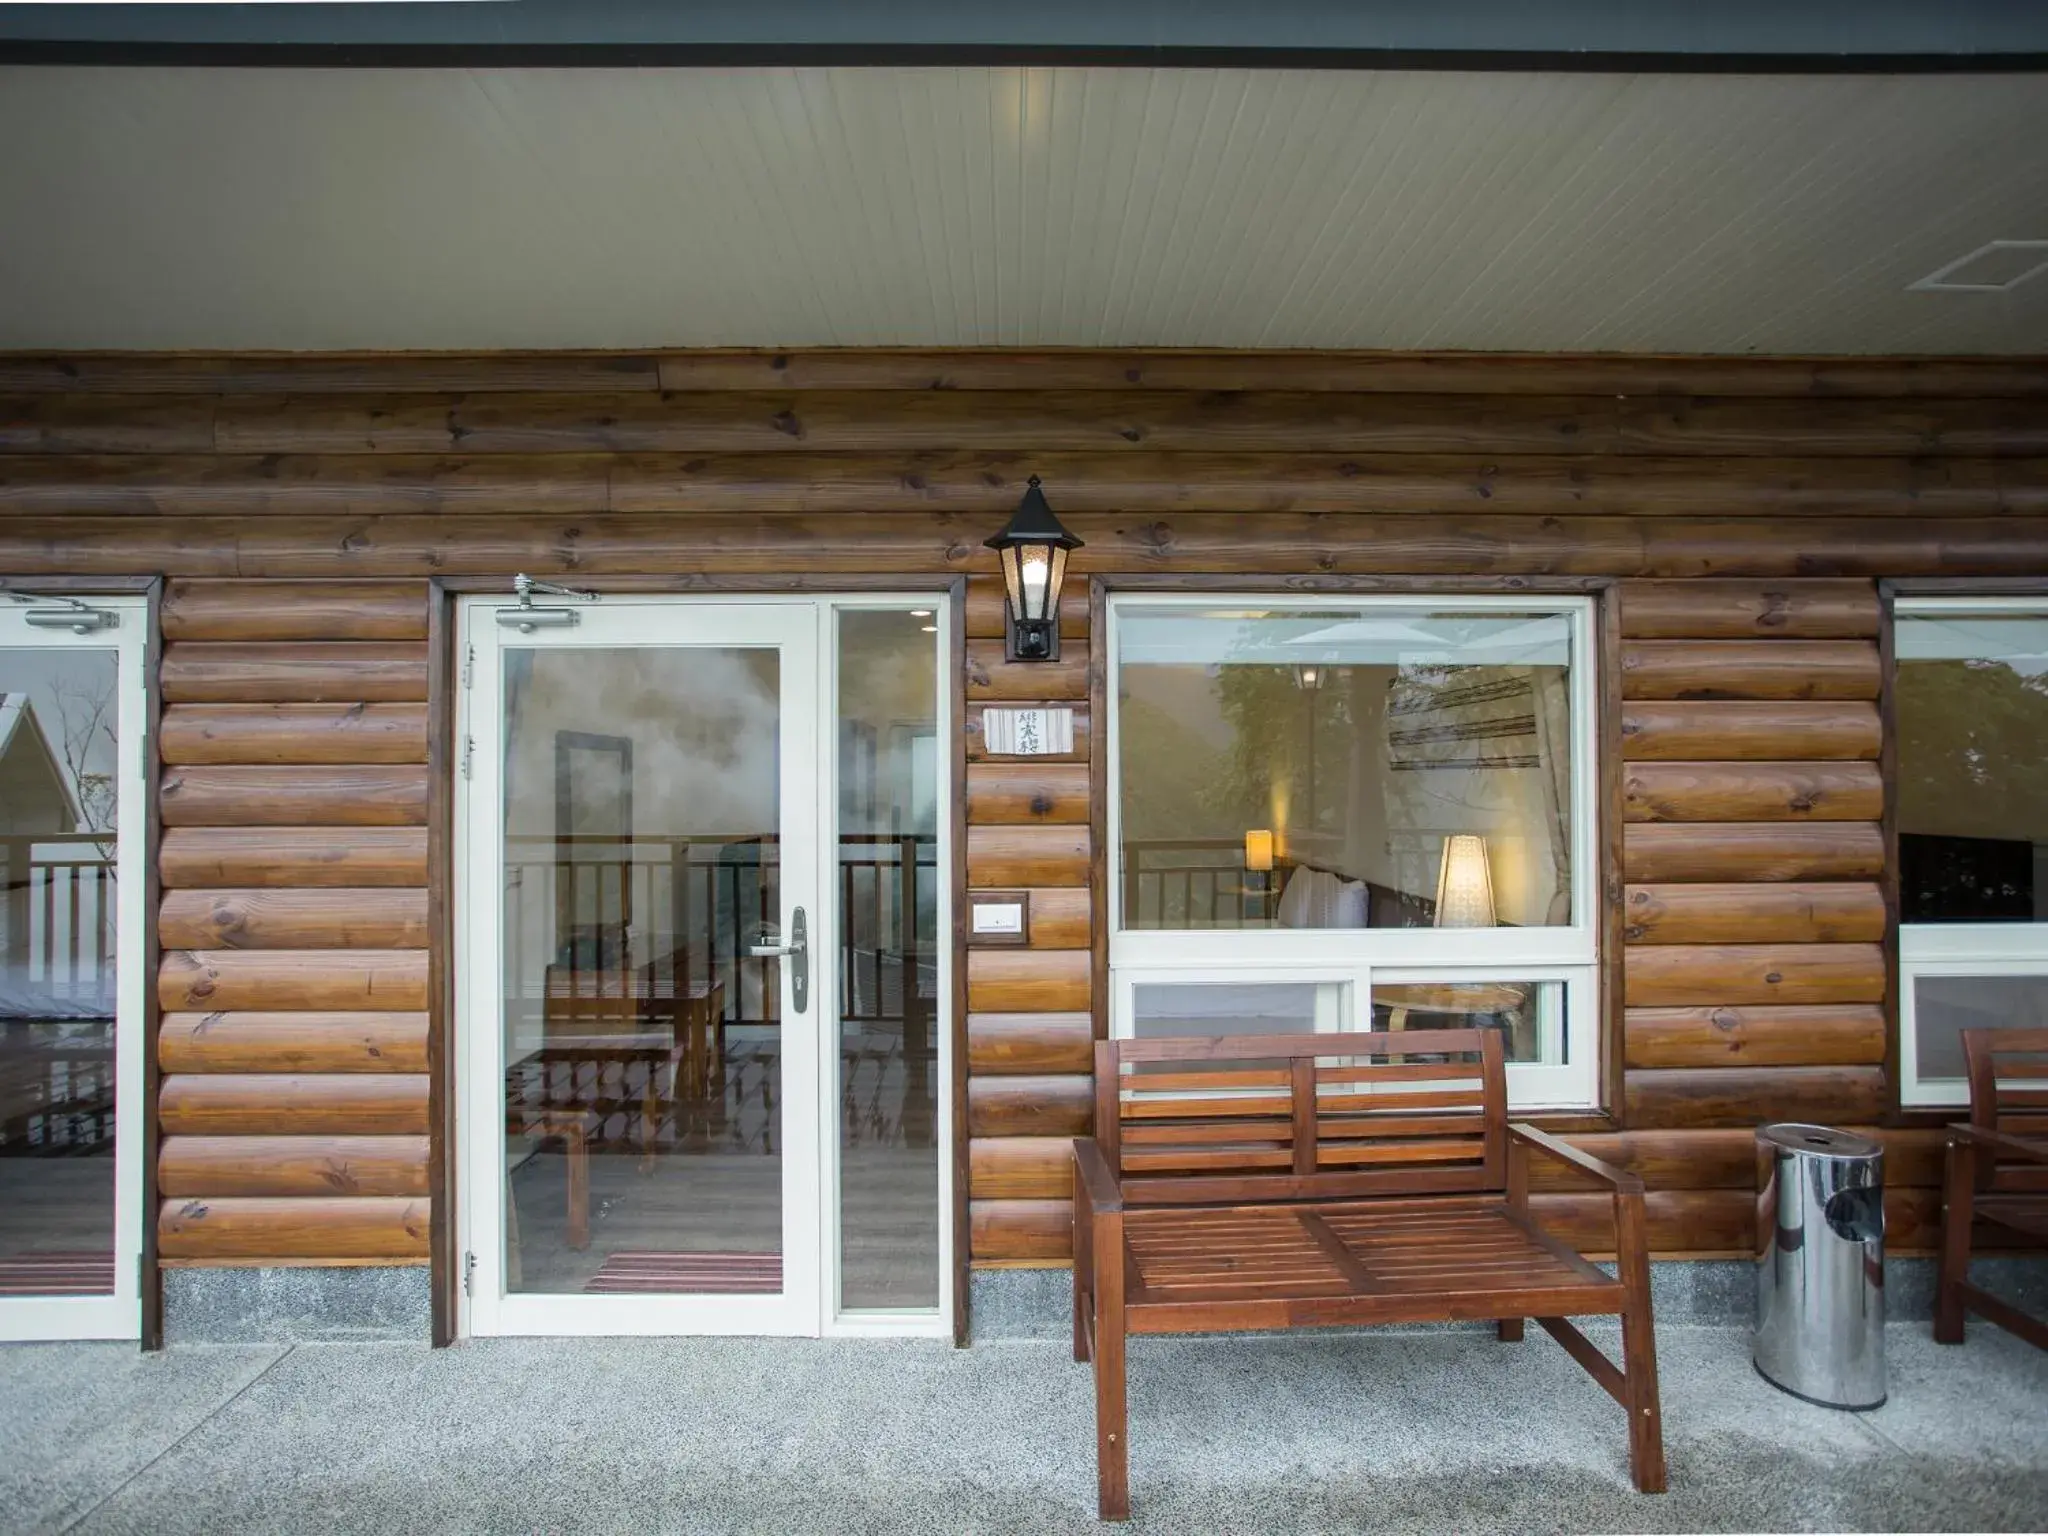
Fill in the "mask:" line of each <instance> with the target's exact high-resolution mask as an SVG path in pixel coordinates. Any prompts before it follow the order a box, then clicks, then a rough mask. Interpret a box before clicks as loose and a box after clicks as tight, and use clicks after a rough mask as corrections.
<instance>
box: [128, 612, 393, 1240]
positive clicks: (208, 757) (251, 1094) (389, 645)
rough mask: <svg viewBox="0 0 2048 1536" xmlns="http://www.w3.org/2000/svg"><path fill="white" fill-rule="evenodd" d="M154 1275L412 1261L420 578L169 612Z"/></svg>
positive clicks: (163, 744)
mask: <svg viewBox="0 0 2048 1536" xmlns="http://www.w3.org/2000/svg"><path fill="white" fill-rule="evenodd" d="M163 636H164V641H165V646H164V656H163V669H162V674H161V687H162V693H163V700H164V714H163V724H162V728H161V739H160V747H161V755H162V759H163V765H164V766H163V778H162V782H161V784H160V786H159V791H158V802H157V803H158V808H159V815H160V818H161V821H162V824H163V828H164V832H163V845H162V851H161V855H160V859H159V865H160V869H161V874H162V885H163V905H162V909H161V912H160V916H159V925H158V926H159V939H160V942H161V943H162V946H163V958H162V969H161V972H160V974H159V978H158V993H159V1001H160V1004H161V1007H162V1009H163V1023H162V1027H161V1030H160V1033H159V1037H158V1041H157V1056H158V1065H159V1070H160V1072H161V1074H162V1076H161V1083H160V1088H159V1100H158V1102H159V1116H160V1122H159V1123H160V1128H161V1133H162V1144H161V1148H160V1151H159V1155H158V1160H157V1164H158V1181H159V1194H160V1196H161V1201H162V1203H161V1206H160V1210H159V1221H158V1241H159V1246H160V1251H161V1253H162V1256H163V1261H164V1262H165V1263H166V1264H167V1265H176V1264H189V1263H192V1262H204V1263H209V1264H211V1263H219V1262H223V1261H230V1260H240V1261H260V1262H269V1263H277V1262H295V1263H305V1262H315V1263H343V1262H376V1263H421V1262H424V1261H425V1260H426V1259H427V1257H428V1236H429V1230H428V1227H429V1214H430V1213H429V1207H428V1201H427V1193H428V1168H429V1147H428V1135H427V1132H428V1104H429V1092H428V1089H429V1078H428V1070H427V1068H428V1012H427V967H428V955H427V933H428V928H427V890H426V885H427V829H426V822H427V804H428V777H427V704H426V698H427V687H428V677H427V643H426V641H427V588H426V584H425V583H423V582H418V581H413V582H393V583H375V584H372V583H357V582H329V583H320V584H317V585H310V586H309V585H304V584H297V583H277V582H221V581H173V582H171V583H170V584H169V586H168V589H167V591H166V594H165V601H164V607H163Z"/></svg>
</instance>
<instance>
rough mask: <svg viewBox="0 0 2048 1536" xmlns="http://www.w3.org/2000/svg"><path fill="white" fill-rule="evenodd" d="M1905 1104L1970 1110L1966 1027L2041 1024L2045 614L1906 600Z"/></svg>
mask: <svg viewBox="0 0 2048 1536" xmlns="http://www.w3.org/2000/svg"><path fill="white" fill-rule="evenodd" d="M1895 624H1896V627H1895V632H1894V645H1893V649H1894V654H1895V656H1896V658H1897V672H1896V676H1895V678H1894V681H1893V714H1894V718H1895V719H1896V722H1897V727H1896V728H1897V732H1898V737H1897V746H1898V830H1899V981H1900V1004H1899V1023H1900V1030H1901V1036H1902V1038H1901V1042H1900V1044H1901V1050H1900V1067H1901V1070H1900V1083H1899V1086H1900V1099H1901V1101H1902V1102H1904V1103H1907V1104H1927V1105H1942V1104H1965V1103H1968V1102H1969V1086H1968V1084H1967V1082H1966V1081H1965V1079H1964V1075H1963V1053H1962V1041H1961V1034H1962V1031H1963V1030H1965V1029H1975V1028H2003V1027H2015V1026H2017V1027H2034V1028H2039V1027H2041V1026H2043V1025H2048V602H2040V601H2035V602H2020V601H2015V600H2012V599H1996V598H1969V597H1941V598H1914V599H1905V598H1902V599H1900V600H1899V602H1898V603H1897V605H1896V609H1895Z"/></svg>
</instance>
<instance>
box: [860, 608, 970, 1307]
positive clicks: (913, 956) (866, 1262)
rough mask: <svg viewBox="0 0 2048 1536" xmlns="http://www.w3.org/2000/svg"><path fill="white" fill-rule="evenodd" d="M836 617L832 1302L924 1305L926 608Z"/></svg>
mask: <svg viewBox="0 0 2048 1536" xmlns="http://www.w3.org/2000/svg"><path fill="white" fill-rule="evenodd" d="M838 624H839V677H838V754H839V765H838V770H839V817H838V820H839V828H838V845H837V846H838V853H837V862H836V870H835V874H836V880H837V895H838V902H837V906H838V912H839V935H838V957H839V963H838V972H839V1050H838V1067H837V1070H838V1096H837V1102H838V1105H839V1241H840V1287H839V1304H840V1306H841V1307H843V1308H845V1309H848V1310H857V1309H863V1308H866V1309H873V1308H906V1307H916V1308H933V1307H936V1306H938V1304H939V1114H938V1105H939V1054H938V1025H939V1020H940V1017H941V1014H940V1008H939V1002H940V999H939V945H938V921H939V881H940V879H941V878H942V871H941V869H940V867H939V858H938V835H939V822H938V813H939V774H940V772H941V771H942V765H943V763H944V761H945V758H944V756H943V754H942V753H941V752H940V750H939V735H938V719H937V714H936V710H937V699H938V646H937V631H936V627H935V626H934V624H933V620H932V616H931V614H930V612H929V611H922V612H921V611H917V610H909V609H898V610H891V611H878V610H870V609H842V610H841V611H840V612H839V614H838Z"/></svg>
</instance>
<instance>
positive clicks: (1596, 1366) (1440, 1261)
mask: <svg viewBox="0 0 2048 1536" xmlns="http://www.w3.org/2000/svg"><path fill="white" fill-rule="evenodd" d="M1095 1072H1096V1077H1095V1135H1094V1136H1093V1137H1092V1138H1083V1139H1081V1140H1079V1141H1076V1142H1075V1144H1074V1358H1075V1359H1076V1360H1084V1361H1085V1360H1090V1359H1092V1360H1093V1361H1094V1365H1095V1425H1096V1438H1095V1454H1096V1475H1097V1482H1098V1493H1099V1498H1100V1510H1101V1515H1102V1518H1103V1519H1105V1520H1122V1519H1125V1518H1127V1517H1128V1516H1129V1514H1130V1483H1129V1464H1128V1457H1129V1436H1128V1432H1127V1411H1126V1401H1125V1368H1124V1353H1125V1338H1126V1336H1127V1335H1129V1334H1133V1333H1208V1332H1220V1331H1242V1330H1247V1329H1261V1330H1265V1329H1282V1328H1303V1327H1331V1326H1337V1327H1345V1326H1355V1325H1359V1324H1365V1323H1433V1322H1451V1321H1463V1320H1471V1319H1481V1318H1490V1319H1494V1320H1496V1321H1497V1322H1498V1324H1499V1335H1500V1337H1501V1338H1503V1339H1509V1340H1512V1339H1519V1338H1520V1337H1521V1336H1522V1322H1523V1319H1524V1318H1527V1317H1534V1318H1535V1319H1536V1320H1537V1321H1538V1322H1539V1323H1541V1324H1542V1325H1543V1327H1544V1328H1545V1329H1546V1330H1547V1331H1548V1332H1549V1333H1550V1334H1551V1335H1552V1336H1553V1337H1554V1338H1556V1340H1557V1341H1558V1342H1559V1343H1560V1344H1562V1345H1563V1346H1564V1348H1565V1350H1566V1351H1567V1352H1568V1353H1569V1354H1570V1355H1571V1356H1572V1358H1573V1359H1575V1360H1577V1361H1578V1362H1579V1364H1580V1365H1582V1366H1584V1367H1585V1368H1586V1370H1587V1371H1588V1372H1589V1373H1591V1375H1592V1377H1593V1379H1594V1380H1595V1381H1597V1382H1599V1383H1600V1385H1601V1386H1603V1387H1605V1388H1606V1389H1607V1391H1608V1392H1609V1393H1610V1394H1611V1395H1612V1396H1613V1397H1614V1399H1615V1400H1616V1401H1617V1402H1619V1403H1620V1404H1621V1405H1622V1406H1623V1407H1624V1408H1626V1409H1627V1411H1628V1423H1629V1464H1630V1468H1631V1471H1632V1473H1633V1475H1634V1478H1635V1484H1636V1487H1637V1488H1639V1489H1641V1490H1642V1491H1643V1492H1645V1493H1661V1492H1662V1491H1663V1489H1664V1448H1663V1433H1662V1429H1661V1427H1660V1424H1659V1420H1658V1406H1657V1364H1656V1351H1655V1344H1654V1341H1653V1339H1652V1336H1651V1322H1650V1270H1649V1259H1648V1255H1647V1253H1646V1250H1645V1247H1644V1221H1643V1186H1642V1181H1641V1180H1640V1179H1638V1178H1637V1177H1636V1176H1635V1175H1633V1174H1629V1173H1622V1172H1619V1171H1618V1170H1616V1169H1613V1168H1610V1167H1609V1166H1608V1165H1607V1164H1605V1163H1603V1162H1600V1161H1598V1160H1597V1159H1595V1158H1593V1157H1589V1156H1588V1155H1586V1154H1585V1153H1583V1152H1580V1151H1578V1150H1577V1149H1576V1148H1573V1147H1570V1146H1567V1145H1566V1144H1564V1143H1563V1142H1560V1141H1557V1140H1555V1139H1553V1138H1552V1137H1550V1136H1547V1135H1545V1134H1543V1133H1542V1132H1540V1131H1538V1130H1535V1129H1534V1128H1533V1127H1530V1126H1524V1125H1510V1124H1509V1123H1508V1119H1507V1079H1506V1069H1505V1067H1504V1065H1503V1052H1502V1046H1501V1036H1500V1032H1499V1031H1497V1030H1491V1029H1459V1030H1410V1031H1405V1032H1403V1033H1400V1034H1392V1033H1378V1034H1319V1035H1279V1036H1255V1035H1248V1036H1236V1037H1224V1038H1213V1037H1211V1038H1178V1039H1154V1040H1107V1041H1102V1042H1100V1043H1098V1044H1097V1046H1096V1048H1095ZM1532 1153H1540V1154H1542V1155H1543V1156H1546V1157H1550V1158H1554V1159H1556V1160H1558V1161H1559V1162H1561V1163H1563V1164H1565V1165H1566V1166H1567V1167H1568V1168H1570V1169H1572V1170H1574V1171H1576V1172H1577V1173H1579V1174H1583V1175H1586V1176H1588V1177H1590V1178H1592V1179H1596V1180H1598V1181H1600V1182H1601V1183H1603V1184H1605V1185H1606V1186H1607V1187H1608V1188H1609V1189H1610V1190H1612V1192H1613V1195H1614V1222H1615V1233H1616V1238H1615V1244H1616V1251H1617V1254H1618V1256H1619V1278H1615V1277H1613V1276H1609V1275H1607V1274H1605V1273H1604V1272H1602V1271H1601V1270H1599V1269H1597V1268H1595V1267H1594V1266H1593V1265H1592V1264H1590V1263H1588V1262H1587V1261H1586V1260H1585V1259H1584V1258H1583V1257H1582V1256H1581V1255H1580V1254H1578V1253H1577V1252H1575V1251H1574V1250H1573V1249H1571V1248H1569V1247H1567V1246H1566V1245H1565V1244H1564V1243H1562V1242H1560V1241H1558V1240H1557V1239H1556V1238H1554V1237H1552V1236H1551V1235H1550V1234H1548V1233H1546V1232H1545V1231H1543V1230H1542V1228H1541V1227H1540V1226H1538V1225H1537V1223H1536V1222H1535V1221H1534V1220H1533V1218H1532V1217H1531V1215H1530V1211H1529V1194H1528V1191H1529V1172H1528V1166H1529V1157H1530V1154H1532ZM1602 1313H1619V1314H1620V1316H1621V1327H1622V1345H1623V1357H1624V1361H1625V1366H1624V1367H1617V1366H1616V1365H1615V1364H1613V1363H1612V1362H1611V1361H1610V1360H1608V1359H1607V1357H1606V1356H1605V1355H1603V1354H1602V1353H1601V1352H1600V1351H1599V1350H1598V1349H1596V1348H1595V1347H1594V1346H1593V1344H1592V1343H1591V1341H1589V1340H1588V1339H1587V1338H1586V1337H1585V1335H1584V1334H1582V1333H1580V1332H1579V1331H1578V1330H1577V1329H1576V1328H1574V1327H1573V1326H1572V1325H1571V1324H1570V1323H1568V1322H1566V1321H1565V1319H1566V1318H1568V1317H1578V1316H1586V1315H1591V1314H1602Z"/></svg>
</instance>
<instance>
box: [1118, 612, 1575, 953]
mask: <svg viewBox="0 0 2048 1536" xmlns="http://www.w3.org/2000/svg"><path fill="white" fill-rule="evenodd" d="M1115 623H1116V626H1117V628H1116V636H1117V679H1116V682H1117V690H1118V692H1117V700H1118V704H1117V708H1118V716H1117V753H1118V764H1119V783H1118V789H1117V792H1118V814H1119V817H1120V828H1121V834H1120V835H1121V841H1122V848H1121V850H1120V853H1121V861H1122V863H1121V872H1120V873H1121V888H1122V913H1121V920H1122V926H1123V927H1124V928H1125V929H1182V930H1186V929H1219V928H1253V929H1260V928H1263V929H1278V928H1288V929H1304V928H1311V929H1331V928H1339V929H1343V928H1349V929H1361V928H1375V929H1388V928H1426V927H1434V926H1440V925H1441V926H1459V927H1494V926H1500V927H1547V926H1557V925H1563V924H1568V923H1570V921H1571V908H1572V902H1571V891H1572V883H1571V881H1572V871H1571V848H1572V825H1571V816H1572V752H1571V741H1572V692H1571V687H1570V669H1571V660H1572V658H1571V649H1572V624H1571V620H1570V618H1569V617H1568V616H1567V615H1564V614H1561V613H1541V612H1529V613H1510V612H1501V611H1497V610H1490V611H1485V612H1467V613H1458V612H1446V611H1440V610H1430V609H1402V608H1391V607H1385V606H1377V607H1365V606H1360V607H1356V608H1349V609H1347V608H1343V607H1338V606H1332V607H1331V608H1329V609H1327V610H1321V609H1318V610H1315V611H1304V610H1298V609H1287V610H1281V609H1260V608H1257V607H1247V606H1243V605H1232V606H1228V607H1223V606H1218V607H1214V608H1188V607H1178V606H1176V607H1156V608H1155V607H1143V606H1133V607H1130V608H1126V609H1119V610H1116V617H1115ZM1447 888H1448V889H1453V890H1454V894H1456V896H1457V897H1458V899H1457V900H1456V901H1455V902H1454V903H1452V904H1450V905H1448V906H1445V909H1444V912H1443V914H1442V915H1440V912H1439V907H1440V905H1442V904H1443V903H1444V893H1445V891H1446V890H1447Z"/></svg>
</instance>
